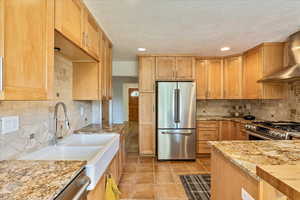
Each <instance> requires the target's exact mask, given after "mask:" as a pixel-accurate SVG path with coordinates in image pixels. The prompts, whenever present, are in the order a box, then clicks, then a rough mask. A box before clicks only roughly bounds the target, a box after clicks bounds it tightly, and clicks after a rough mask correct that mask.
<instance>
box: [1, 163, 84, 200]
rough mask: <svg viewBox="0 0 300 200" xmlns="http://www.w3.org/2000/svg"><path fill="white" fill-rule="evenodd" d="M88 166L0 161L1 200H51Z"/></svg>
mask: <svg viewBox="0 0 300 200" xmlns="http://www.w3.org/2000/svg"><path fill="white" fill-rule="evenodd" d="M85 164H86V162H84V161H20V160H4V161H0V200H52V199H54V198H55V197H56V196H57V195H58V194H59V193H60V192H61V191H62V190H63V189H64V188H65V187H66V186H67V185H68V184H69V183H70V182H71V181H72V180H73V178H74V177H75V176H76V175H78V173H79V172H81V170H82V169H83V168H84V166H85Z"/></svg>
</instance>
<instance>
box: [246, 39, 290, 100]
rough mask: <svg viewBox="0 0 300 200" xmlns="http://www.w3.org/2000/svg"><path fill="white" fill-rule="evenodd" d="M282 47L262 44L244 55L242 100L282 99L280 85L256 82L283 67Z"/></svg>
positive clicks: (276, 44) (273, 44) (277, 44)
mask: <svg viewBox="0 0 300 200" xmlns="http://www.w3.org/2000/svg"><path fill="white" fill-rule="evenodd" d="M283 47H284V45H283V43H264V44H262V45H259V46H257V47H255V48H253V49H251V50H249V51H247V52H246V53H245V54H244V56H243V59H244V67H243V99H281V98H284V96H285V92H284V85H283V84H282V83H258V82H257V81H258V80H260V79H261V78H263V77H264V76H267V75H269V74H271V73H273V72H276V71H278V70H280V69H281V68H282V67H283Z"/></svg>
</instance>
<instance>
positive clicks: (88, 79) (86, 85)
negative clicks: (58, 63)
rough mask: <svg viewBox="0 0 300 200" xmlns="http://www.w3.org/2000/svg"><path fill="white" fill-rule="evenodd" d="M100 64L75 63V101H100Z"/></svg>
mask: <svg viewBox="0 0 300 200" xmlns="http://www.w3.org/2000/svg"><path fill="white" fill-rule="evenodd" d="M98 70H99V65H98V63H73V99H74V100H98V99H99V92H98V89H99V88H98V84H99V77H98V74H99V71H98Z"/></svg>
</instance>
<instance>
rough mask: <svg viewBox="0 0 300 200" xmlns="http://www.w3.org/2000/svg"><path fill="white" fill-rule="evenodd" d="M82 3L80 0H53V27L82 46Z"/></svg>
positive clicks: (83, 10)
mask: <svg viewBox="0 0 300 200" xmlns="http://www.w3.org/2000/svg"><path fill="white" fill-rule="evenodd" d="M84 12H85V9H84V5H83V3H82V1H81V0H55V29H56V30H58V31H59V32H60V33H62V34H63V35H64V36H65V37H67V38H68V39H69V40H71V41H72V42H74V43H76V44H77V45H78V46H80V47H82V46H83V43H84V39H85V38H84V35H83V33H84V25H83V17H84Z"/></svg>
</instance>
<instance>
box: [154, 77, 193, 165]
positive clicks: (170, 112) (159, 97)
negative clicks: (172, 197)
mask: <svg viewBox="0 0 300 200" xmlns="http://www.w3.org/2000/svg"><path fill="white" fill-rule="evenodd" d="M156 101H157V102H156V105H157V117H156V119H157V123H156V124H157V156H158V160H194V159H195V158H196V85H195V83H194V82H157V88H156Z"/></svg>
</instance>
